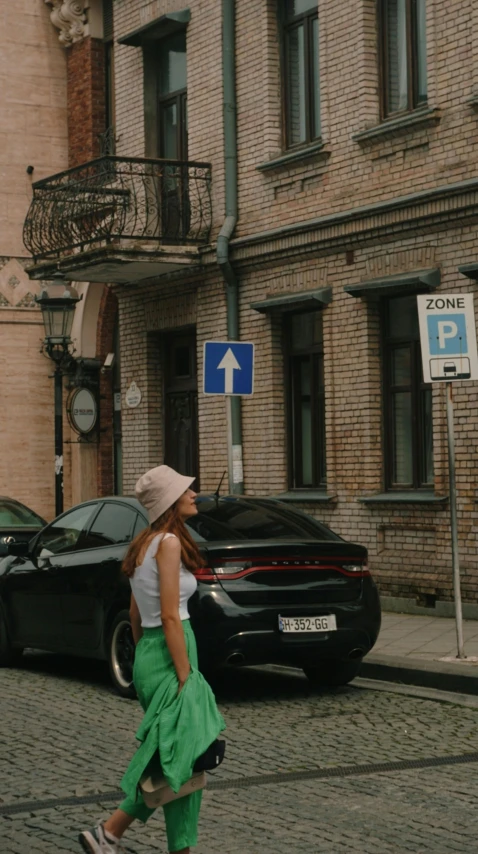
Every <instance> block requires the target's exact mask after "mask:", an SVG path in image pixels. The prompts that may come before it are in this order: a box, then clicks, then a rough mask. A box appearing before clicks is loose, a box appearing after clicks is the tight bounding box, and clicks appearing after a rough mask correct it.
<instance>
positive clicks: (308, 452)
mask: <svg viewBox="0 0 478 854" xmlns="http://www.w3.org/2000/svg"><path fill="white" fill-rule="evenodd" d="M301 428H302V429H301V439H302V444H301V451H302V472H301V480H302V486H312V484H313V482H314V477H313V472H312V412H311V405H310V399H309V400H303V401H302V405H301Z"/></svg>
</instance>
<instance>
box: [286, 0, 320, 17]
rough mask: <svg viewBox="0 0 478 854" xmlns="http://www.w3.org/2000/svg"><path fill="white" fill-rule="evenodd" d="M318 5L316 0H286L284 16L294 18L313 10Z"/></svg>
mask: <svg viewBox="0 0 478 854" xmlns="http://www.w3.org/2000/svg"><path fill="white" fill-rule="evenodd" d="M317 7H318V0H286V16H287V18H294V17H295V16H296V15H303V14H305V13H306V12H313V11H314V10H316V9H317Z"/></svg>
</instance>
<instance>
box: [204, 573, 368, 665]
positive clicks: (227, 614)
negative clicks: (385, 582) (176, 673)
mask: <svg viewBox="0 0 478 854" xmlns="http://www.w3.org/2000/svg"><path fill="white" fill-rule="evenodd" d="M214 588H216V585H214ZM194 605H195V607H194V608H191V621H192V625H193V627H194V629H195V632H196V637H197V641H198V651H199V659H200V664H201V666H203V667H205V668H208V669H216V668H220V667H223V666H225V665H227V664H231V665H236V666H241V665H247V664H251V665H252V664H288V665H295V666H303V665H306V664H314V663H317V662H319V661H324V660H328V659H344V660H346V659H360V658H362V657H363V656H364V655H366V654H367V653H368V652H370V650H371V649H372V647H373V646H374V644H375V641H376V639H377V637H378V633H379V630H380V601H379V597H378V592H377V589H376V587H375V584H374V583H373V582H372V580H371V579H367V584H366V585H364V591H363V595H362V596H361V597H360V599H359V600H357V601H356V602H353V603H347V604H343V605H330V606H329V605H327V606H325V607H321V608H318V607H317V606H302V607H299V608H297V607H295V608H294V609H293V611H294V616H313V615H317V614H320V615H321V614H335V616H336V620H337V630H336V631H330V632H324V633H322V632H314V633H304V634H295V633H294V634H286V633H284V632H280V631H279V625H278V615H279V610H278V609H267V610H265V609H261V608H258V609H248V610H247V612H246V611H244V610H243V609H241V608H239V607H238V606H235V605H234V604H233V603H232V602H231V600H230V598H229V597H228V596H227V595H226V594H224V592H223V591H221V590H220V589H214V590H212V591H211V592H210V593H208V592H207V591H201V593H200V596H199V597H198V599H197V601H196V602H195V603H194ZM287 611H288V612H289V614H291V613H292V610H291V608H288V609H281V613H282V615H283V616H284V615H286V613H287Z"/></svg>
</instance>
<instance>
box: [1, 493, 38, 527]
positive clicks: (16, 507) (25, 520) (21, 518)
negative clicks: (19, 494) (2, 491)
mask: <svg viewBox="0 0 478 854" xmlns="http://www.w3.org/2000/svg"><path fill="white" fill-rule="evenodd" d="M44 524H45V522H44V521H43V519H41V518H40V516H37V514H36V513H34V512H33V510H29V508H28V507H25V506H24V505H23V504H17V502H16V501H8V500H7V501H5V499H4V498H3V499H1V500H0V528H5V527H9V528H17V527H19V528H20V527H22V526H24V527H32V528H43V526H44Z"/></svg>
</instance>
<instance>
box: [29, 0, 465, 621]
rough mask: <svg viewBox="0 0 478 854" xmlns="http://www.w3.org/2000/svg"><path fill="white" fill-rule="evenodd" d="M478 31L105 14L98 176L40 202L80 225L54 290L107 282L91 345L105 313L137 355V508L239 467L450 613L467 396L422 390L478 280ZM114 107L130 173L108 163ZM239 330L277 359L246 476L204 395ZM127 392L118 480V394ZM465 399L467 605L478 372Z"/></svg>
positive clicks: (75, 72) (274, 11)
mask: <svg viewBox="0 0 478 854" xmlns="http://www.w3.org/2000/svg"><path fill="white" fill-rule="evenodd" d="M54 5H56V6H57V7H67V6H72V5H73V4H68V3H63V4H62V3H60V2H58V3H56V4H54ZM74 5H75V8H76V12H75V14H76V18H77V22H78V23H79V24H80V25H81V27H84V25H85V21H86V20H87V12H88V10H87V9H86V7H85V8H84V10H83V11H81V10H80V11H78V6H81V4H74ZM477 25H478V6H477V5H476V4H474V3H473V2H472V0H468V2H458V0H452V2H450V3H448V4H443V3H439V2H438V0H401V1H400V2H396V0H346V2H343V3H341V4H337V3H333V2H332V0H319V3H318V4H317V0H261V2H260V0H247V2H246V0H238V2H236V3H234V2H231V0H222V3H219V2H212V0H190V3H189V7H188V8H185V6H184V0H154V2H143V0H114V2H112V3H109V4H108V3H106V2H105V3H104V6H103V31H102V34H101V38H100V36H99V35H98V36H97V38H96V39H95V38H94V37H93V36H92V35H91V33H90V34H85V32H82V34H81V37H80V38H79V40H78V42H77V43H75V44H74V45H73V46H72V47H71V48H69V49H68V50H69V57H68V81H69V90H70V92H73V91H74V90H75V87H76V90H75V91H76V96H75V103H76V110H77V114H76V115H75V116H74V117H73V118H72V119H71V120H70V153H71V151H72V150H73V148H74V157H73V160H72V161H70V162H71V164H72V165H75V166H78V169H76V171H75V170H73V172H70V173H65V175H64V176H63V177H62V178H61V179H59V178H52V179H50V182H49V183H48V181H47V182H46V183H45V184H44V186H43V187H38V189H36V190H35V197H34V204H33V208H32V212H31V216H32V218H33V220H34V219H35V217H39V218H41V217H42V216H44V215H45V195H46V194H48V193H49V194H50V195H49V199H50V201H51V199H52V198H53V199H54V200H55V199H56V203H57V205H58V207H57V209H56V216H57V217H59V219H58V220H57V222H58V223H60V225H61V228H60V229H59V231H60V232H61V234H60V235H59V234H57V235H55V236H54V237H53V238H52V236H51V234H49V235H48V234H46V236H45V237H44V241H43V244H42V245H41V246H40V247H37V248H36V250H35V251H33V255H34V259H33V263H32V265H31V267H30V268H29V270H30V276H31V277H32V278H33V279H47V278H48V277H50V276H51V275H52V271H53V270H56V271H58V270H59V271H60V272H62V273H63V274H64V276H65V277H66V278H67V279H71V280H73V281H75V282H83V283H85V284H84V286H83V287H84V290H85V293H86V294H89V296H87V299H89V300H94V299H96V309H95V310H96V315H95V312H94V311H92V312H91V314H90V315H89V318H90V320H89V325H88V324H86V323H84V330H85V332H84V334H85V335H86V334H87V332H88V330H89V334H91V324H92V323H94V322H95V317H98V318H99V320H98V326H97V327H96V333H97V340H96V355H97V356H100V357H101V358H102V359H103V358H104V356H105V354H106V353H108V352H110V348H112V350H113V351H115V352H116V358H117V363H118V361H120V363H121V395H120V397H119V396H118V397H117V398H116V399H117V401H118V402H117V405H119V400H120V398H121V410H122V411H121V421H122V428H121V432H122V442H121V444H122V467H121V468H122V484H123V485H122V488H123V490H124V492H125V493H129V492H131V490H132V488H133V486H134V483H135V480H136V478H137V477H138V475H139V474H140V473H141V472H142V471H144V470H145V469H146V468H147V467H149V466H152V465H156V464H158V463H159V462H160V461H162V460H165V461H166V462H168V463H170V464H172V465H175V466H176V467H179V468H181V469H185V470H187V471H194V473H196V474H197V475H198V477H199V478H200V485H201V488H202V489H203V490H209V489H214V488H216V486H217V484H218V482H219V480H220V478H221V476H222V474H223V471H224V470H225V469H226V468H228V466H229V473H230V476H231V480H232V481H234V483H233V487H234V488H236V489H238V488H241V486H242V483H243V484H244V489H245V492H246V493H248V494H251V495H254V494H255V495H257V494H274V495H282V497H283V499H284V500H285V501H290V502H294V504H296V505H297V506H298V507H301V508H303V509H305V510H307V512H309V513H312V514H314V515H317V516H318V517H320V518H321V519H323V520H324V521H325V522H327V523H328V524H330V525H331V527H333V528H334V529H335V530H336V531H337V532H338V533H341V534H342V535H344V536H345V537H347V538H350V539H356V540H358V541H360V542H363V543H365V544H366V545H367V547H368V549H369V554H370V562H371V566H372V568H373V570H374V573H375V576H376V578H377V580H378V581H379V584H380V587H381V591H382V595H383V597H384V599H385V601H386V603H387V604H388V605H391V604H392V601H391V599H392V598H393V600H394V601H395V602H396V603H397V602H398V603H401V604H402V605H403V604H404V601H403V600H407V602H408V603H413V604H416V605H418V606H420V607H427V608H433V607H435V608H436V609H437V611H439V610H440V611H441V612H442V613H445V612H447V608H448V607H449V603H450V600H451V596H452V574H451V548H450V521H449V506H448V474H447V471H448V469H447V465H448V463H447V447H446V422H445V395H444V387H443V385H442V384H439V385H434V386H433V388H431V387H428V386H426V385H425V384H424V383H423V379H422V375H421V364H420V355H419V340H418V323H417V309H416V295H417V294H419V293H428V292H440V291H441V292H443V293H450V292H452V293H454V292H457V293H461V292H471V293H474V291H475V288H476V284H475V282H476V281H477V279H478V259H477V249H476V245H475V243H476V240H475V224H476V220H477V216H478V173H477V166H478V163H477V161H478V154H477V146H476V135H477V121H478V59H477V58H476V55H475V53H474V51H473V44H472V33H473V32H474V30H475V29H476V26H477ZM65 26H66V25H65ZM68 26H71V21H70V20H69V21H68ZM100 47H101V50H100ZM85 57H87V58H88V62H86V60H85ZM99 57H100V58H99ZM101 63H103V66H102V65H101ZM86 67H88V68H89V69H90V71H89V72H88V74H89V76H88V75H87V74H85V68H86ZM90 72H91V73H90ZM95 75H96V76H95ZM99 78H101V79H102V80H103V85H105V83H104V81H106V86H107V89H108V91H107V92H106V95H107V98H106V102H105V99H104V97H102V96H101V95H100V92H99V86H98V79H99ZM105 103H106V104H110V119H111V121H114V137H115V144H116V159H111V158H110V159H108V158H107V159H105V160H102V161H94V162H93V163H91V162H89V163H88V162H87V161H91V160H92V158H93V157H95V155H96V154H97V151H96V150H94V149H92V148H88V145H87V144H86V142H87V141H88V139H89V140H90V141H91V140H93V141H94V140H95V139H96V138H97V136H98V133H99V126H100V125H102V126H105V124H107V121H106V120H105V116H104V114H103V116H101V115H100V112H99V111H100V108H101V109H104V104H105ZM88 104H89V107H88ZM80 106H81V109H80ZM69 109H70V115H72V113H71V111H72V109H73V107H72V106H71V104H70V105H69ZM87 109H89V110H90V114H89V115H88V116H86V114H85V113H83V112H82V110H87ZM95 110H96V114H95ZM95 115H96V118H95ZM95 121H96V125H95ZM73 127H74V128H75V131H74V132H75V134H76V136H75V139H74V141H73V130H72V129H73ZM85 140H86V142H85ZM158 158H159V160H158ZM65 186H66V187H67V188H69V190H70V191H71V192H70V193H69V197H71V199H74V205H75V207H73V201H72V202H71V205H72V207H70V208H68V207H67V208H66V210H65V205H64V199H65V194H64V188H65ZM62 188H63V189H62ZM61 199H63V207H61V205H60V201H61ZM48 216H50V217H51V216H52V208H50V209H49V214H48ZM72 223H73V224H72ZM27 245H28V239H27ZM92 283H95V284H92ZM94 294H96V297H94V296H93V295H94ZM98 294H101V297H99V296H98ZM116 305H117V306H118V317H119V342H118V346H117V347H116V348H115V346H114V344H113V334H114V333H113V330H114V325H115V322H116V321H115V312H116ZM226 337H230V338H234V337H240V338H241V339H243V340H248V341H253V342H254V343H255V345H256V378H255V393H254V395H253V396H252V397H250V398H247V399H243V400H242V401H241V403H240V404H238V403H235V404H233V407H232V415H231V422H232V434H233V445H234V456H235V463H236V464H235V466H234V471H235V476H232V466H231V460H228V450H227V433H228V424H227V417H226V407H225V402H224V399H223V398H219V397H208V396H205V395H204V394H202V391H201V389H202V370H203V365H202V352H203V343H204V342H205V341H207V340H210V339H217V340H223V339H225V338H226ZM81 342H82V338H81V336H80V346H82V343H81ZM132 384H134V385H132ZM138 390H139V392H140V394H138ZM102 395H103V397H104V399H105V404H104V408H103V411H104V412H106V413H107V414H106V422H103V428H104V430H105V433H104V434H102V437H101V439H100V443H99V452H98V453H99V457H98V466H99V472H100V473H101V471H103V472H104V474H103V475H101V474H98V481H97V483H98V488H99V489H100V490H102V489H104V490H105V491H108V490H109V489H111V485H112V484H111V483H110V482H108V477H110V480H111V476H110V475H109V474H108V472H111V471H112V468H111V460H112V450H111V449H112V447H113V446H114V442H113V438H114V437H112V435H111V425H112V418H111V413H112V411H113V410H112V397H111V385H109V386H108V389H106V390H105V389H103V391H102ZM108 395H109V397H108ZM454 399H455V411H456V448H457V487H458V496H459V506H458V516H459V528H460V554H461V565H462V593H463V598H464V601H465V603H466V606H465V614H466V613H467V611H466V608H468V612H469V613H472V612H473V613H476V611H475V610H474V608H475V603H476V602H477V598H478V592H477V590H478V585H477V575H478V569H477V566H476V546H477V541H476V537H477V523H478V512H477V505H476V503H475V496H476V485H475V478H476V475H477V471H478V454H477V450H476V447H475V446H476V439H477V436H478V431H477V412H478V392H476V390H475V385H474V383H472V382H463V383H456V384H455V386H454ZM108 407H109V409H108ZM108 413H109V415H108ZM108 429H109V430H110V432H109V433H108ZM112 443H113V444H112ZM241 457H242V466H241ZM102 477H103V480H102Z"/></svg>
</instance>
